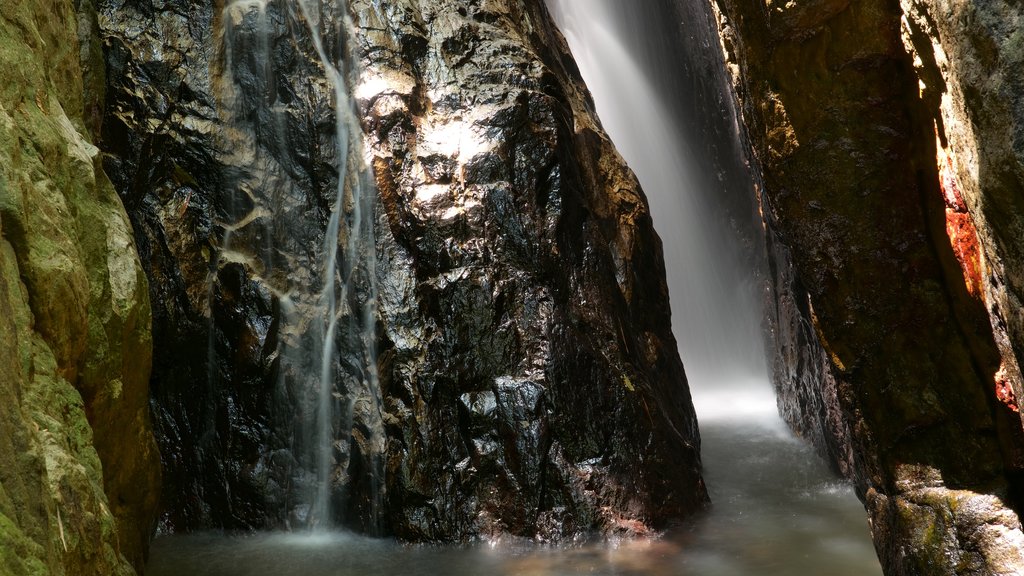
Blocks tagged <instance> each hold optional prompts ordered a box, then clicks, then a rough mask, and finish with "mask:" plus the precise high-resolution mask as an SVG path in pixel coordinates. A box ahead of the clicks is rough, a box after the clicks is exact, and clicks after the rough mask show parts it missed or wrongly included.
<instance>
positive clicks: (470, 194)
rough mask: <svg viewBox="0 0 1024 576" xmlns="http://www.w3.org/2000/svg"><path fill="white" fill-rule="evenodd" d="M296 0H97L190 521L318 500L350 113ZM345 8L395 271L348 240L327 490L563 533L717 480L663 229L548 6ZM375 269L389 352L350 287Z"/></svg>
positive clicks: (169, 497) (277, 521) (382, 517)
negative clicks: (677, 321)
mask: <svg viewBox="0 0 1024 576" xmlns="http://www.w3.org/2000/svg"><path fill="white" fill-rule="evenodd" d="M293 4H294V3H290V2H279V1H270V2H267V3H266V4H265V7H264V5H263V3H259V2H251V3H245V2H239V3H236V4H232V5H230V6H227V7H225V8H224V9H223V10H222V11H217V10H214V9H212V8H211V7H210V6H209V5H208V4H206V3H203V2H198V1H195V2H193V1H189V0H170V1H164V2H156V1H153V2H150V1H148V0H139V1H135V2H123V1H119V0H101V1H100V2H99V9H100V18H99V24H100V30H101V32H102V35H103V38H104V47H105V52H106V57H107V70H106V78H107V85H108V90H107V96H106V108H105V110H106V112H105V116H104V118H103V149H104V151H105V152H106V156H105V166H106V168H107V171H108V173H110V174H111V178H112V180H113V181H114V183H115V186H116V188H117V189H118V191H119V193H120V194H121V195H122V198H123V199H124V201H125V204H126V206H128V208H129V214H130V216H131V218H132V222H133V225H134V228H135V233H136V238H137V242H138V244H139V247H140V251H141V253H142V255H143V262H144V264H145V266H146V267H147V272H148V273H149V275H150V277H151V279H152V281H151V284H150V285H151V299H152V302H153V310H154V313H153V314H154V337H155V341H156V353H155V358H154V376H153V383H152V386H153V406H154V411H155V414H156V420H157V422H156V426H157V430H158V437H159V439H160V442H161V446H162V448H163V453H164V465H165V470H166V476H167V482H166V483H165V486H166V489H165V492H164V501H165V505H166V506H167V513H166V515H165V526H166V527H167V528H168V529H180V530H185V529H194V528H201V527H210V526H222V527H228V528H260V527H271V526H277V527H279V526H288V525H290V526H292V527H298V526H299V525H301V524H305V523H310V522H315V521H317V520H316V519H315V518H313V517H311V516H310V514H312V512H311V509H310V491H311V490H312V488H313V486H312V485H313V484H314V483H315V471H314V468H315V462H313V461H312V457H311V456H310V455H309V454H310V451H311V444H312V442H313V438H312V432H311V431H310V430H309V426H305V425H303V424H302V423H303V422H311V421H312V420H313V419H314V415H315V413H316V412H315V411H316V408H315V406H314V401H313V396H314V391H315V389H316V387H317V381H318V374H317V372H318V371H319V369H318V368H317V369H312V368H311V366H312V364H314V363H315V361H314V360H315V358H314V356H315V350H314V349H315V348H318V347H321V346H322V343H321V342H320V340H319V339H318V338H319V337H318V334H319V333H318V328H317V326H318V324H319V323H320V322H321V321H322V312H317V310H318V309H317V308H316V304H317V302H318V298H319V293H320V287H321V286H323V285H324V282H325V278H324V277H323V274H324V266H323V263H322V259H323V250H324V248H323V246H324V242H323V236H324V232H325V230H326V229H327V225H328V219H329V216H330V213H331V209H332V205H333V202H334V196H335V192H336V190H337V186H338V181H339V178H340V177H341V176H340V175H339V171H338V166H339V162H338V160H339V158H338V157H337V154H336V150H337V144H339V142H344V141H345V138H346V136H345V135H344V134H341V137H340V138H339V134H338V133H336V131H335V120H336V117H335V111H334V105H333V104H334V95H333V93H332V86H331V84H330V82H329V81H328V80H327V79H325V72H324V70H325V67H324V65H323V64H322V63H321V62H320V60H319V58H318V56H317V51H316V50H315V43H314V41H313V36H312V35H311V33H310V30H311V29H310V28H309V27H308V25H307V24H308V23H309V22H310V21H311V20H309V19H307V18H305V17H304V16H303V15H302V13H301V10H299V8H298V5H293ZM351 13H352V17H353V18H354V20H355V23H356V25H357V30H358V31H357V32H356V34H355V36H354V37H352V38H348V37H347V36H346V35H345V34H342V33H339V32H338V31H339V30H342V29H343V25H342V22H343V19H344V18H345V14H343V13H341V12H330V11H328V12H325V13H324V14H322V17H321V19H320V20H319V26H318V28H317V30H319V31H320V32H321V34H322V37H323V38H324V48H325V50H324V51H325V53H327V54H344V53H346V51H347V50H350V49H351V50H354V51H356V52H357V53H358V54H359V55H360V57H361V66H362V68H363V73H362V74H361V75H360V76H359V80H358V82H356V80H355V78H356V76H355V75H353V74H351V73H349V72H345V70H352V69H353V68H352V66H353V65H354V64H355V63H354V62H348V61H346V60H344V59H342V60H340V61H337V62H335V63H334V65H337V66H339V67H340V68H342V70H343V76H342V79H343V80H344V81H345V82H346V83H348V84H349V88H350V89H353V90H354V91H355V94H356V102H355V104H354V105H355V106H356V107H357V108H358V115H359V117H361V121H362V127H363V131H364V132H365V140H364V142H363V143H359V146H356V147H353V148H352V150H353V151H354V152H353V154H354V155H352V156H350V157H349V158H347V159H343V160H346V161H345V162H344V165H345V166H348V167H349V168H350V170H348V171H346V172H345V180H344V181H343V187H344V190H345V192H346V194H347V196H346V198H350V197H351V198H355V196H354V194H355V192H356V191H357V190H358V189H359V187H360V186H361V185H362V184H363V183H364V182H362V180H361V179H364V178H367V177H369V175H370V174H371V172H370V169H372V174H373V175H374V179H375V180H376V184H377V187H378V189H379V196H380V201H379V202H378V203H377V207H376V209H375V212H374V220H375V221H376V227H377V241H376V250H375V254H373V255H372V256H373V257H374V258H375V259H376V262H377V271H378V274H377V277H376V279H371V278H370V277H369V276H368V275H367V274H366V271H367V270H368V269H367V268H366V266H365V265H364V264H362V263H356V264H354V265H353V264H351V263H343V264H342V268H343V269H344V267H345V266H354V268H353V269H354V274H355V276H356V280H355V284H354V288H353V290H352V291H351V292H350V293H349V294H347V297H348V298H349V299H350V300H348V301H342V302H341V304H340V308H339V310H341V312H340V314H339V322H340V324H339V326H341V329H339V331H338V333H337V336H336V340H335V341H334V346H336V348H337V349H338V350H339V351H340V354H339V357H338V358H337V360H336V361H335V362H332V363H331V364H330V366H329V371H330V374H331V378H332V381H333V382H334V384H333V392H334V394H335V397H336V398H337V399H338V406H339V407H338V409H339V410H340V412H339V414H346V413H347V414H350V415H351V416H350V420H346V419H345V418H341V419H339V422H341V425H340V426H338V427H337V429H336V430H334V435H335V442H334V443H333V446H332V454H331V458H332V462H333V469H332V472H331V478H332V485H331V491H332V493H333V494H334V499H333V507H334V510H333V514H334V515H335V516H336V517H337V519H339V520H340V521H342V522H343V523H345V524H346V525H349V526H352V527H355V528H358V529H362V530H367V531H371V532H373V531H383V532H388V533H393V534H396V535H398V536H401V537H404V538H410V539H419V540H423V539H428V540H441V539H446V540H451V539H465V538H472V537H482V536H487V535H491V534H500V533H513V534H517V535H523V536H530V537H538V538H542V539H546V538H561V537H565V536H571V535H574V534H577V533H581V532H585V531H591V530H600V531H605V532H626V533H638V532H645V531H647V530H649V529H652V528H658V527H662V526H665V525H666V524H667V523H668V522H670V521H672V520H674V519H679V518H683V517H685V516H687V515H689V514H691V513H692V512H693V511H695V510H697V509H699V508H701V507H702V506H703V505H704V502H705V501H706V494H705V491H704V488H703V484H702V482H701V480H700V475H699V456H698V451H699V439H698V435H697V430H696V422H695V420H694V417H693V412H692V407H691V405H690V401H689V394H688V392H687V389H686V385H685V376H684V374H683V370H682V366H681V364H680V361H679V359H678V355H677V352H676V345H675V341H674V339H673V338H672V335H671V331H670V323H669V313H668V303H667V302H668V300H667V291H666V288H665V285H664V267H663V263H662V256H661V247H660V242H659V241H658V239H657V237H656V236H655V234H654V232H653V229H652V227H651V221H650V216H649V214H648V212H647V207H646V201H645V200H644V197H643V194H642V192H641V191H640V189H639V186H638V184H637V182H636V179H635V178H634V177H633V175H632V174H631V173H630V172H629V171H628V169H626V167H625V166H624V163H623V162H622V160H621V158H619V157H618V155H617V154H616V153H615V151H614V148H613V147H612V145H611V143H610V142H609V141H608V139H607V137H606V136H605V135H604V133H603V131H602V130H601V128H600V126H599V124H598V123H597V121H596V119H595V116H594V113H593V110H592V105H591V103H590V102H589V99H588V96H587V95H586V93H585V90H584V88H583V86H582V82H581V81H580V79H579V75H578V72H577V71H576V69H575V66H574V65H573V64H572V62H571V60H570V58H569V56H568V51H567V49H566V48H565V45H564V43H563V41H562V40H561V38H560V37H559V36H558V34H557V32H555V31H554V30H553V28H552V24H551V23H550V19H549V17H548V16H547V14H546V13H545V12H544V10H543V8H542V7H540V6H539V5H536V4H534V3H524V2H519V1H518V0H505V1H501V2H487V3H470V4H469V5H465V4H464V3H457V2H447V1H437V2H429V3H426V2H405V1H399V2H387V3H368V2H353V3H352V9H351ZM353 109H354V110H355V109H356V108H353ZM364 147H365V155H364V154H362V153H361V151H360V149H361V148H364ZM363 156H365V158H366V162H367V163H368V164H369V167H368V169H365V170H359V169H358V167H359V166H358V165H359V164H362V163H363ZM352 202H355V203H358V202H356V201H354V200H353V201H352ZM345 206H346V208H345V210H346V211H347V212H346V214H347V215H348V216H347V217H346V218H347V220H348V221H350V222H351V220H352V217H353V216H352V215H354V214H355V212H354V211H352V210H354V209H353V208H352V204H348V203H347V204H345ZM343 228H344V227H343ZM345 237H346V236H345V235H344V234H343V240H344V238H345ZM369 256H370V255H368V254H366V251H363V253H362V256H361V258H368V257H369ZM364 261H366V260H361V261H360V262H364ZM330 280H331V281H334V282H339V286H340V279H338V278H335V279H330ZM371 280H375V281H371ZM374 291H376V293H377V310H378V314H377V316H376V317H375V318H374V319H373V323H374V324H376V327H375V328H376V335H377V338H378V340H379V341H378V342H377V343H376V347H375V348H376V352H375V353H370V352H368V351H367V349H365V348H363V347H362V343H361V341H360V337H359V336H358V334H359V333H361V332H362V331H363V330H364V329H365V328H367V326H366V325H365V324H364V323H363V321H362V320H360V319H359V318H358V315H357V314H355V313H354V312H347V311H346V310H355V309H356V307H357V305H359V303H360V302H363V301H365V300H366V299H367V298H369V297H370V295H371V294H372V293H373V292H374ZM371 327H372V326H371ZM374 357H376V359H377V361H376V369H377V373H378V374H379V380H380V389H379V390H375V389H372V387H371V386H368V384H367V383H368V382H372V374H371V373H370V372H371V371H369V370H368V369H367V368H366V362H367V360H366V359H367V358H371V359H372V358H374Z"/></svg>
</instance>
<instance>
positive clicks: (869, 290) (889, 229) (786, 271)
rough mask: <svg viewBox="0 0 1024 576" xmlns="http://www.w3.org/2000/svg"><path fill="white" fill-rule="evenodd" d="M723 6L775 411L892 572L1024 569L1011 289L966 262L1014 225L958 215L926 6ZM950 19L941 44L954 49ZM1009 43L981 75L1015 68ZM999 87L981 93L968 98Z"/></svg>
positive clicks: (952, 64) (986, 102)
mask: <svg viewBox="0 0 1024 576" xmlns="http://www.w3.org/2000/svg"><path fill="white" fill-rule="evenodd" d="M718 6H719V8H720V10H721V15H720V29H721V31H722V36H723V40H724V48H725V52H726V54H727V59H728V60H729V62H730V65H731V69H732V71H733V73H734V81H735V84H736V86H737V89H738V91H739V93H740V100H741V106H742V110H743V116H744V120H745V123H746V125H747V128H748V133H749V135H750V139H751V142H752V144H753V148H754V151H755V154H756V157H757V160H758V161H759V164H760V168H761V170H762V171H763V177H764V181H763V185H764V194H763V204H764V213H765V219H766V221H767V224H768V228H769V239H770V243H769V244H770V246H771V247H772V249H771V253H772V256H773V266H772V280H773V283H774V284H773V294H774V301H775V306H773V307H772V310H771V313H770V317H771V318H772V319H773V322H774V323H773V325H772V328H773V331H772V336H773V337H774V339H775V340H774V341H775V349H776V356H775V362H774V365H775V376H776V384H777V387H778V389H779V391H780V405H781V407H782V411H783V413H784V415H785V416H786V418H787V420H788V421H789V422H790V423H791V424H792V425H793V426H794V428H795V429H796V430H797V431H799V432H801V433H803V434H805V435H807V436H809V437H810V438H811V439H812V440H813V441H814V443H815V444H816V445H817V446H818V447H819V448H820V449H821V450H822V451H823V453H825V454H826V455H828V456H829V457H830V458H831V459H832V461H833V462H834V463H835V465H836V467H837V468H838V469H839V470H841V471H843V472H844V473H846V474H848V475H849V476H851V477H852V478H853V479H854V480H855V482H856V485H857V487H858V492H859V494H860V495H861V497H862V498H863V499H864V500H865V503H866V506H867V508H868V512H869V514H870V517H871V520H872V532H873V535H874V539H875V544H876V548H877V549H878V551H879V555H880V557H881V559H882V565H883V567H884V569H885V571H886V573H887V574H900V575H903V574H907V575H909V574H1010V573H1017V572H1020V571H1021V569H1022V567H1024V559H1022V557H1021V552H1020V550H1021V547H1020V544H1021V542H1022V541H1024V535H1022V532H1021V525H1020V520H1019V516H1018V513H1017V509H1018V507H1019V506H1020V500H1019V496H1020V494H1019V490H1020V488H1021V484H1020V471H1021V465H1022V463H1024V460H1022V459H1021V454H1020V449H1019V447H1020V446H1021V425H1020V420H1019V415H1018V414H1017V413H1016V412H1014V411H1013V407H1012V404H1013V403H1012V402H1008V401H1007V396H1008V395H1009V392H1008V391H1014V393H1015V389H1016V387H1015V385H1014V384H1013V382H1014V378H1015V376H1014V374H1015V372H1014V369H1013V366H1014V365H1015V364H1016V362H1015V360H1014V358H1013V355H1012V353H1011V352H1012V348H1013V346H1012V343H1013V338H1014V336H1013V330H1010V329H1008V328H1007V327H1006V326H1005V325H1004V326H1000V323H1001V321H1000V320H999V318H1000V317H1004V316H1005V317H1010V316H1012V315H1013V314H1014V313H1012V312H1008V310H1012V309H1013V307H1012V299H1013V297H1014V296H1013V294H1014V291H1015V289H1014V288H1012V282H1011V281H1010V280H1009V278H1008V277H1004V276H1003V274H1004V271H1003V270H1001V269H1000V267H1001V266H1002V264H1000V263H999V261H996V260H993V262H995V265H993V267H992V268H990V269H989V270H988V271H987V272H986V273H985V274H981V273H980V272H978V268H977V266H979V265H980V262H979V259H978V258H977V257H976V256H972V253H976V249H975V248H973V247H972V246H975V247H976V246H977V244H978V242H977V240H976V239H974V238H973V236H974V235H978V236H980V237H981V238H983V240H982V241H981V244H983V245H984V246H985V250H986V256H988V255H989V254H990V253H991V252H990V251H993V250H994V251H995V253H997V254H999V255H1000V256H1001V257H1002V258H1004V259H1007V254H1012V253H1013V250H1014V249H1009V250H1007V249H1006V243H1005V242H1004V243H999V242H992V241H991V239H994V238H996V237H997V236H998V235H1000V234H1006V233H1007V230H1009V229H1008V228H1001V225H1000V224H996V223H991V224H990V225H991V229H989V230H986V225H985V223H984V222H978V221H977V219H975V220H976V221H975V222H974V224H977V226H976V227H975V226H969V225H968V224H967V223H965V221H964V218H963V215H964V214H965V211H964V210H963V209H961V207H960V206H959V204H960V202H958V201H957V197H958V196H959V192H958V191H957V190H956V189H959V188H963V187H964V186H963V184H962V183H956V182H951V181H950V176H949V174H948V172H947V166H949V165H957V164H955V163H952V162H948V161H947V158H948V156H949V155H950V151H949V150H947V149H946V147H947V145H948V143H949V142H956V141H958V140H963V137H964V134H965V133H966V132H969V131H970V130H969V128H968V125H969V123H970V121H963V120H964V119H963V118H962V117H961V118H960V120H961V123H960V124H957V123H955V122H953V121H951V120H950V116H948V115H947V116H945V118H946V120H945V121H944V122H943V121H940V122H938V123H936V119H937V118H939V119H940V120H941V118H940V116H941V115H940V114H939V108H940V104H941V106H942V107H945V108H949V109H951V110H952V109H955V108H956V106H953V107H952V108H950V106H949V101H947V100H946V99H945V97H943V95H942V93H943V92H944V91H945V88H944V87H942V85H941V84H939V83H937V82H936V79H937V78H936V77H935V75H934V74H932V75H931V76H929V74H930V73H932V72H934V70H930V68H933V67H934V64H935V61H936V60H938V58H937V57H936V54H937V52H934V53H933V52H931V50H932V45H933V42H929V41H927V38H928V35H927V33H925V34H924V40H925V41H924V42H922V37H921V34H922V32H921V30H922V29H921V28H920V27H921V26H922V24H921V21H919V20H918V17H919V16H920V17H921V19H922V20H924V21H927V20H928V18H929V16H928V14H927V13H928V11H929V10H930V8H928V7H926V4H922V5H920V6H918V5H914V7H913V10H910V8H912V7H910V6H909V5H907V6H905V7H904V8H905V9H907V10H908V11H910V12H912V13H913V12H914V11H915V10H916V11H917V12H916V13H913V14H912V19H911V21H910V22H909V23H908V22H907V20H906V19H904V20H903V25H902V26H903V28H902V29H901V16H902V15H901V12H900V9H899V8H900V7H899V6H898V5H896V4H894V3H887V2H868V3H863V2H861V3H845V2H829V1H823V2H812V3H809V4H805V5H804V4H801V5H797V4H793V3H790V4H786V5H781V4H780V5H774V4H773V5H771V6H769V7H768V9H765V7H764V6H763V5H761V4H756V5H755V4H752V3H748V2H745V1H742V0H741V1H732V0H725V1H722V2H718ZM964 9H966V8H964ZM979 10H981V11H982V12H986V11H987V10H988V8H987V7H986V8H984V9H981V8H979ZM997 11H998V10H997ZM935 12H936V13H935V14H932V15H931V17H934V18H937V19H938V20H940V21H942V22H945V23H946V24H947V25H949V24H951V23H952V22H953V21H954V20H956V19H955V18H953V19H950V18H951V17H950V13H949V12H948V11H946V9H945V8H943V9H941V10H938V9H936V11H935ZM956 21H957V22H960V23H961V24H962V23H963V22H964V21H963V20H956ZM993 21H994V20H993ZM933 24H934V23H933ZM965 28H969V29H972V30H974V29H975V27H974V26H973V25H965ZM982 28H984V27H982ZM915 30H916V31H915ZM989 30H990V29H985V33H988V31H989ZM961 32H963V34H953V35H951V36H947V37H944V38H943V39H942V40H941V41H942V42H947V43H949V44H950V45H952V44H957V43H959V44H958V45H959V46H960V47H961V48H963V47H964V46H965V45H966V43H968V42H970V41H968V40H966V35H965V34H966V30H961ZM975 32H977V30H975ZM1004 32H1005V30H1004ZM954 38H956V39H955V40H954ZM934 44H935V45H938V40H936V42H935V43H934ZM924 48H927V49H928V51H927V52H926V51H925V50H924ZM1004 48H1006V49H1008V51H1007V52H1006V53H1005V57H1006V58H1007V59H1006V60H999V64H998V65H996V64H993V66H994V67H993V68H992V69H990V71H988V72H986V74H990V73H993V72H994V71H995V70H996V69H998V67H999V66H1005V65H1010V64H1009V62H1010V61H1012V60H1013V57H1014V56H1013V54H1014V52H1013V50H1012V48H1010V47H1009V45H1008V44H1007V45H1004ZM911 50H913V51H915V52H914V53H913V54H912V53H911ZM951 52H953V50H949V51H947V54H949V53H951ZM943 66H948V68H946V70H947V71H948V70H956V69H958V66H960V64H959V63H958V62H957V60H956V58H955V57H954V58H950V59H949V61H948V62H947V61H943V62H941V63H940V65H939V67H940V68H942V67H943ZM960 69H961V70H962V69H963V68H960ZM975 70H976V69H975ZM1001 86H1002V85H1000V86H999V87H998V88H999V89H1002V87H1001ZM989 87H992V85H989ZM968 92H969V91H968V90H964V92H963V93H968ZM997 92H998V90H997ZM951 93H952V94H953V101H954V102H957V91H956V90H952V91H951ZM993 94H994V93H993ZM968 100H969V98H968ZM1003 102H1005V100H1000V99H999V98H996V97H994V95H986V96H984V97H979V99H978V100H976V101H975V104H976V105H977V107H976V108H974V109H971V110H972V113H977V111H978V110H981V109H985V110H993V109H998V108H1000V106H1002V105H1003V104H1001V103H1003ZM1009 107H1010V109H1013V108H1012V104H1011V105H1010V106H1009ZM945 108H944V110H945ZM959 110H960V112H963V108H960V109H959ZM969 116H970V115H969V114H968V117H969ZM981 117H984V115H982V116H981ZM1001 118H1002V119H1001V120H1000V122H1003V123H1004V125H1005V124H1006V123H1010V124H1012V123H1013V120H1014V117H1013V115H1012V114H1010V115H1004V116H1001ZM978 120H980V118H978V119H977V120H975V119H973V118H972V119H971V121H978ZM975 126H976V124H975ZM936 130H938V133H936ZM983 134H984V132H983ZM981 138H982V139H984V137H981ZM1000 142H1006V140H1000ZM983 150H985V149H984V148H983ZM992 150H999V151H1001V152H1006V151H1007V150H1008V148H1006V147H1002V148H999V147H998V146H997V147H996V148H995V149H992ZM990 152H991V153H992V154H993V155H994V157H992V158H987V159H986V160H982V163H985V162H988V161H989V160H992V161H995V158H996V157H998V158H1004V157H1005V154H1004V155H1003V156H1000V155H998V154H995V152H993V151H991V150H988V151H984V152H981V155H982V156H981V157H982V158H985V157H986V156H988V154H989V153H990ZM953 154H962V151H961V150H957V151H955V152H953ZM968 157H969V155H967V154H963V158H962V159H961V160H964V159H966V158H968ZM970 165H971V164H970V162H965V163H962V164H959V165H957V166H958V167H959V169H961V171H963V170H964V167H965V166H966V167H969V166H970ZM1011 169H1012V168H1011ZM1018 182H1019V180H1018ZM1011 187H1012V186H1011ZM1017 189H1018V190H1019V186H1018V187H1017ZM1006 190H1007V189H1006V188H993V189H992V190H991V193H992V194H993V197H992V199H991V200H990V201H989V202H990V204H988V206H989V208H990V209H991V207H992V206H995V205H996V204H1000V205H1001V206H1004V207H1005V206H1006V204H1005V202H1010V200H1009V197H1010V196H1009V195H1008V194H1006V193H1005V191H1006ZM984 195H985V191H984V190H982V191H981V192H980V196H984ZM968 196H970V194H968ZM974 201H975V202H977V203H980V204H984V202H982V201H981V200H978V199H977V198H976V199H975V200H974ZM975 207H976V206H975ZM972 213H973V210H972ZM990 213H991V210H990V212H989V214H990ZM1004 222H1008V221H1006V220H1005V219H1004ZM1011 226H1012V225H1011ZM975 229H976V230H977V232H973V230H975ZM950 235H952V236H953V238H952V241H951V238H950ZM1000 251H1002V252H1000ZM1008 268H1009V267H1008ZM1008 268H1007V269H1008ZM989 275H990V279H987V280H986V282H991V283H992V284H994V285H1006V286H1009V288H998V289H992V288H989V289H987V290H988V294H989V295H988V296H985V298H988V300H986V301H985V302H983V301H982V296H981V295H980V292H982V291H983V290H981V289H979V288H978V287H979V286H981V285H982V280H981V277H984V276H989ZM1000 291H1001V292H1000ZM993 293H998V294H997V295H996V296H995V297H993V296H992V294H993ZM986 308H988V309H989V310H988V311H992V312H993V316H992V318H993V320H992V321H990V317H989V314H988V313H987V310H986ZM1007 324H1008V323H1007ZM993 326H994V327H995V330H993ZM997 391H1001V392H999V394H998V395H997Z"/></svg>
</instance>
